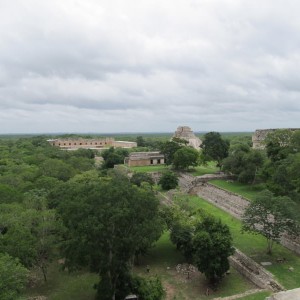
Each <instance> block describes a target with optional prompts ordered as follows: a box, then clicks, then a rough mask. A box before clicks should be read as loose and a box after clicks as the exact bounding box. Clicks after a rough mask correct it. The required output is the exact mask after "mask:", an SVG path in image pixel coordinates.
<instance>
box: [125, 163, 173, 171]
mask: <svg viewBox="0 0 300 300" xmlns="http://www.w3.org/2000/svg"><path fill="white" fill-rule="evenodd" d="M128 169H129V170H130V171H134V172H142V173H147V172H163V171H166V170H168V166H166V165H153V166H142V167H128Z"/></svg>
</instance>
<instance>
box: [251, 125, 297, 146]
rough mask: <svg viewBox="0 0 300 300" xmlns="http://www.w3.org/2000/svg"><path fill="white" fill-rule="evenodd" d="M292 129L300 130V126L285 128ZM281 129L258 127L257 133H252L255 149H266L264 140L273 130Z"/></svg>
mask: <svg viewBox="0 0 300 300" xmlns="http://www.w3.org/2000/svg"><path fill="white" fill-rule="evenodd" d="M285 129H287V130H290V131H296V130H300V128H285ZM276 130H279V129H257V130H255V133H254V134H253V135H252V143H253V148H254V149H264V148H265V145H264V140H265V138H266V137H267V135H268V134H269V133H271V132H274V131H276Z"/></svg>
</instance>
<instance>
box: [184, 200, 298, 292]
mask: <svg viewBox="0 0 300 300" xmlns="http://www.w3.org/2000/svg"><path fill="white" fill-rule="evenodd" d="M186 199H187V200H186V201H188V203H189V204H190V205H191V206H192V207H194V208H196V209H199V208H201V209H204V210H205V211H207V212H209V213H211V214H213V215H214V216H215V217H217V218H220V219H221V220H222V222H224V223H225V224H227V225H228V226H229V228H230V231H231V233H232V236H233V244H234V246H235V247H237V248H238V249H240V250H241V251H242V252H244V253H245V254H247V255H248V256H249V257H251V258H252V259H254V260H255V261H256V262H258V263H260V262H263V261H268V262H272V265H271V266H267V267H266V268H267V270H269V271H270V272H271V273H273V274H274V275H275V277H276V278H277V279H278V281H279V282H280V283H281V284H282V285H283V286H284V287H285V288H287V289H292V288H297V287H299V286H300V257H299V255H297V254H295V253H293V252H292V251H290V250H288V249H286V248H284V247H283V246H281V245H279V244H275V245H274V248H273V255H271V256H270V255H267V254H266V248H267V242H266V239H265V238H264V237H263V236H261V235H252V234H248V233H245V234H243V233H242V232H241V221H239V220H237V219H235V218H234V217H232V216H231V215H229V214H228V213H226V212H224V211H223V210H221V209H219V208H218V207H216V206H214V205H212V204H210V203H208V202H207V201H205V200H203V199H201V198H199V197H197V196H191V197H186ZM278 258H285V259H286V261H285V262H284V263H278V262H277V259H278ZM290 267H293V268H294V271H293V272H291V271H289V268H290Z"/></svg>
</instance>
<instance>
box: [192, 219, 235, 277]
mask: <svg viewBox="0 0 300 300" xmlns="http://www.w3.org/2000/svg"><path fill="white" fill-rule="evenodd" d="M193 247H194V249H195V250H194V251H195V252H194V262H195V264H196V266H197V267H198V269H199V271H200V272H203V273H204V274H205V276H206V278H207V279H208V280H210V281H211V282H216V281H217V282H218V281H219V280H220V279H221V278H222V276H223V275H224V274H225V273H226V272H227V271H228V270H229V267H230V266H229V261H228V257H229V256H230V255H232V254H233V253H234V248H233V247H232V237H231V234H230V231H229V227H228V226H227V225H226V224H222V223H221V220H217V219H215V218H213V217H212V216H206V217H204V218H203V219H202V221H201V222H200V223H198V224H197V226H196V230H195V235H194V237H193Z"/></svg>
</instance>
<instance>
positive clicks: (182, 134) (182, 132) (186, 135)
mask: <svg viewBox="0 0 300 300" xmlns="http://www.w3.org/2000/svg"><path fill="white" fill-rule="evenodd" d="M173 138H180V139H183V140H186V141H188V146H191V147H193V148H195V149H197V150H199V149H200V145H201V144H202V141H201V140H200V139H199V138H198V137H196V136H195V134H194V132H193V131H192V129H191V128H190V127H188V126H179V127H178V128H177V130H176V131H175V133H174V135H173Z"/></svg>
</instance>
